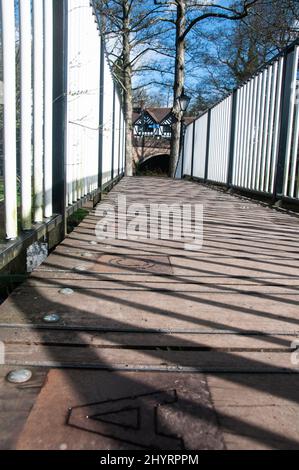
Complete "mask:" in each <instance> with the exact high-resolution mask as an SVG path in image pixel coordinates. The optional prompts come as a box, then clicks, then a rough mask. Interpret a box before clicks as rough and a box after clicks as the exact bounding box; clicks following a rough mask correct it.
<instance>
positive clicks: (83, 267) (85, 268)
mask: <svg viewBox="0 0 299 470" xmlns="http://www.w3.org/2000/svg"><path fill="white" fill-rule="evenodd" d="M75 271H79V272H80V271H81V272H84V271H87V267H86V266H84V264H82V265H80V266H76V267H75Z"/></svg>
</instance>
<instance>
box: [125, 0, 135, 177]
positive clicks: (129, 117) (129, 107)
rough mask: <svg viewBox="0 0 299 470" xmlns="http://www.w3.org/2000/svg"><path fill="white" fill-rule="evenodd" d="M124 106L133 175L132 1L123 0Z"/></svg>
mask: <svg viewBox="0 0 299 470" xmlns="http://www.w3.org/2000/svg"><path fill="white" fill-rule="evenodd" d="M123 64H124V87H125V93H124V107H125V121H126V146H125V153H126V176H133V96H132V66H131V47H130V2H129V1H128V0H123Z"/></svg>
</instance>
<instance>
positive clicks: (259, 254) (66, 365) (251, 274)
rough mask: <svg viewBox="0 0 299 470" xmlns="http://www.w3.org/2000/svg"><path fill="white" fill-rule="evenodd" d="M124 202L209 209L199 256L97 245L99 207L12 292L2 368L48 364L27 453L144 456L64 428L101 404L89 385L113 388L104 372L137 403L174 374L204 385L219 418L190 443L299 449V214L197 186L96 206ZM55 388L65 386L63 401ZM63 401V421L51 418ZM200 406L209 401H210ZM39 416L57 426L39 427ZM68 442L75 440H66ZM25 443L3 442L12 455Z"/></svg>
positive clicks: (164, 183)
mask: <svg viewBox="0 0 299 470" xmlns="http://www.w3.org/2000/svg"><path fill="white" fill-rule="evenodd" d="M119 195H122V196H124V195H125V196H126V198H127V205H129V204H144V205H145V206H146V207H147V208H148V207H149V205H150V204H153V203H155V204H169V205H171V204H179V205H180V206H182V205H183V204H194V203H199V204H203V208H204V244H203V247H202V248H201V249H200V250H199V251H198V252H191V251H186V250H185V249H184V244H183V243H182V242H181V241H170V240H152V239H147V240H124V239H122V240H119V239H112V238H109V239H107V240H105V241H102V242H101V241H99V240H97V238H96V233H95V229H96V225H97V223H98V221H99V214H98V213H97V209H94V210H93V211H92V212H91V213H90V214H89V216H88V217H87V218H86V219H85V220H84V221H83V222H82V223H81V224H80V226H79V227H77V228H76V229H75V230H74V232H73V233H72V234H70V235H69V236H68V237H67V238H66V240H65V241H64V242H63V243H62V244H61V245H60V246H59V247H58V248H57V249H56V250H55V251H54V252H53V253H52V254H51V255H50V256H49V258H48V259H47V260H46V262H45V263H44V264H43V265H42V266H41V267H40V268H39V269H38V270H36V271H35V272H34V273H33V274H32V276H30V278H29V279H28V280H27V281H26V282H25V283H24V284H23V285H22V286H21V287H20V288H18V289H16V290H15V292H14V293H13V294H12V295H11V296H10V297H9V298H8V299H7V301H6V302H5V303H4V304H3V305H2V306H1V307H0V325H1V336H0V339H1V340H2V341H3V342H4V343H5V346H6V363H7V364H6V369H7V366H10V367H11V368H15V367H21V366H26V367H28V368H32V369H33V370H35V368H36V370H37V371H40V370H43V369H45V370H46V371H47V370H48V369H50V372H49V373H48V381H47V382H46V385H44V387H43V388H42V392H41V393H39V390H40V389H37V396H36V404H35V406H34V407H33V410H32V412H31V413H30V415H29V418H28V416H27V415H26V417H25V418H24V417H23V418H22V419H23V420H24V425H25V427H24V430H23V432H20V436H19V441H18V444H17V447H18V448H27V449H28V448H60V446H67V448H72V445H71V444H70V442H71V441H72V439H74V438H75V439H76V442H77V443H78V448H131V447H130V446H133V448H135V447H136V448H143V447H142V446H143V445H144V442H143V441H142V442H141V441H140V439H139V440H138V438H137V437H136V435H135V437H134V438H133V443H132V440H130V439H126V438H125V439H124V438H123V437H122V438H120V439H118V440H117V438H116V437H115V435H114V434H113V433H112V434H111V433H110V434H109V432H108V433H107V432H106V433H105V432H103V430H101V431H99V432H98V435H99V436H101V439H100V440H97V439H98V437H97V438H96V439H95V440H92V442H91V440H90V439H91V432H90V431H91V430H90V429H89V430H88V429H87V430H86V429H85V430H81V434H80V433H79V431H78V430H77V431H76V433H77V434H76V433H75V434H76V435H75V434H72V433H74V430H73V429H72V431H70V427H72V426H71V425H70V423H69V426H67V425H66V424H65V420H64V421H63V419H64V418H65V417H63V411H61V410H63V409H65V410H67V409H68V408H70V407H72V406H75V405H74V403H75V404H76V405H77V404H78V403H80V404H84V403H90V400H89V394H91V396H94V393H93V392H92V390H91V388H92V387H91V386H89V387H87V389H86V390H85V388H86V387H85V386H83V385H82V383H83V382H84V381H85V380H86V383H89V381H90V383H94V380H95V377H97V378H98V379H97V380H98V381H99V382H101V383H103V381H104V382H105V381H107V380H108V379H107V372H105V370H106V371H114V372H113V374H114V376H115V379H116V382H117V380H119V382H120V384H123V385H122V386H123V388H124V390H127V389H128V390H130V393H131V394H132V396H134V394H135V393H137V392H136V390H137V389H138V390H139V388H140V387H139V385H140V383H143V386H142V387H141V389H140V390H142V391H144V390H145V391H146V392H149V393H153V391H157V390H161V388H160V387H162V389H163V383H164V382H163V381H164V379H159V377H162V376H164V375H167V377H168V379H165V384H167V385H165V386H167V388H169V387H170V384H171V383H173V384H175V383H179V384H180V385H179V386H178V390H180V393H181V396H183V394H184V393H186V394H188V393H187V392H188V387H190V390H191V389H192V393H194V389H196V388H197V387H198V390H199V391H200V390H201V386H202V385H201V384H203V383H204V384H205V385H204V389H203V391H202V396H203V395H204V394H205V393H208V394H209V399H207V400H206V401H204V402H205V409H210V410H211V409H212V410H213V413H212V412H211V413H212V415H213V416H214V414H215V420H214V418H212V417H211V416H212V415H211V413H210V414H209V418H208V419H203V420H200V418H198V419H199V421H200V422H201V425H200V426H201V427H200V429H201V430H199V431H198V439H197V440H196V436H195V439H191V438H190V437H188V436H187V434H188V433H187V431H186V433H187V434H186V440H185V444H184V445H186V448H193V449H196V448H223V447H225V446H226V447H227V448H298V447H299V419H298V418H299V406H298V394H297V390H298V385H299V375H298V374H297V372H298V370H299V365H296V364H293V363H292V361H291V357H292V353H294V346H292V343H293V342H294V341H296V339H297V338H298V339H299V308H298V306H299V290H298V287H299V263H298V260H299V238H298V228H299V219H298V218H297V217H295V216H292V215H290V214H287V213H283V212H278V211H276V210H274V209H270V208H267V207H263V206H262V205H259V204H257V203H255V202H250V201H248V200H246V199H242V198H238V197H235V196H231V195H230V194H226V193H223V192H220V191H215V190H213V189H210V188H207V187H205V186H203V185H200V184H197V183H192V182H188V181H172V180H170V179H163V178H125V179H123V180H122V181H121V182H120V183H119V184H118V185H117V186H116V187H115V188H114V189H113V190H112V191H111V193H109V194H108V195H107V197H106V198H105V199H104V200H103V201H102V202H101V204H100V207H101V206H102V207H103V205H105V204H107V203H109V204H112V205H113V206H114V207H117V204H118V197H119ZM121 223H122V220H121V217H120V218H119V220H117V224H118V225H117V226H120V225H121ZM65 289H71V290H70V291H68V290H67V291H66V290H65ZM49 313H56V314H59V316H60V322H58V323H57V324H55V325H47V324H45V322H44V321H43V317H44V316H45V315H47V314H49ZM293 357H294V354H293ZM58 369H62V370H61V371H59V370H58ZM161 374H162V375H161ZM184 377H185V378H184ZM109 381H110V379H109V380H108V382H109ZM105 383H106V382H105ZM160 383H161V384H162V385H160ZM184 383H185V384H186V387H185V389H184ZM1 384H2V385H1V387H2V390H3V392H2V396H3V400H4V401H5V400H6V397H7V396H8V394H9V390H10V389H9V388H8V386H7V384H6V383H5V380H4V379H3V380H2V382H1ZM109 384H110V382H109ZM138 384H139V385H138ZM188 384H189V385H188ZM191 384H192V385H191ZM196 384H197V385H196ZM106 385H107V384H106ZM106 385H105V387H104V388H107V390H110V391H109V393H108V392H107V393H108V394H109V396H114V394H116V395H117V397H119V399H121V397H122V395H121V387H122V386H121V385H120V386H119V387H118V388H114V387H113V381H112V384H110V385H109V386H108V385H107V386H106ZM56 386H57V387H58V386H59V387H61V389H64V388H65V392H64V393H62V396H61V398H60V399H58V398H57V396H56V395H55V393H54V392H53V390H54V389H55V387H56ZM9 387H10V386H9ZM84 387H85V388H84ZM109 387H110V388H109ZM135 389H136V390H135ZM70 390H71V391H70ZM183 390H185V392H183ZM126 393H129V392H126ZM190 393H191V392H190ZM200 393H201V392H200ZM200 393H199V394H200ZM119 394H120V395H119ZM54 395H55V396H54ZM191 395H192V394H191ZM31 399H32V397H31ZM57 399H58V401H59V400H61V403H60V402H59V405H57V406H58V408H59V409H60V412H59V413H58V414H57V415H56V414H55V413H54V416H50V415H51V407H55V400H56V401H57ZM181 400H183V399H182V398H181ZM192 400H193V401H194V400H195V401H194V403H193V405H194V407H195V408H196V406H200V403H201V398H198V397H197V398H194V397H193V398H192V397H191V398H190V403H191V402H192ZM196 400H197V401H198V403H197V402H196ZM179 402H180V401H179ZM190 403H189V405H188V406H191V405H190ZM196 403H197V405H196ZM195 405H196V406H195ZM182 406H183V405H182ZM7 413H8V412H7ZM183 414H184V413H183ZM216 415H217V419H216ZM184 416H186V417H188V416H189V414H188V412H187V411H186V412H185V415H184ZM27 418H28V419H27ZM55 419H56V421H55ZM76 419H77V418H76ZM78 419H79V418H78ZM80 419H82V418H80ZM80 419H79V421H80ZM188 419H191V418H190V416H189V417H188ZM188 419H187V421H188ZM43 420H46V421H47V420H48V421H49V426H48V427H46V428H45V426H44V425H40V429H39V425H38V423H41V422H42V421H43ZM80 422H81V421H80ZM208 423H213V425H212V427H211V426H210V425H209V426H210V427H209V426H208ZM217 423H218V425H217ZM219 423H220V424H219ZM166 424H167V423H166ZM110 425H111V423H110ZM114 425H115V423H114ZM106 426H107V423H106ZM165 426H166V425H165ZM51 427H55V428H57V427H58V428H59V429H61V433H60V437H58V436H59V432H58V433H57V437H56V438H55V436H52V437H51V439H49V438H48V439H47V438H46V434H47V432H48V433H51ZM187 427H188V426H187ZM63 429H64V431H63ZM66 429H67V431H66ZM186 429H187V428H186ZM5 432H6V431H5V429H1V434H0V435H5ZM136 432H137V431H136ZM64 433H67V434H68V435H69V436H70V437H69V438H68V439H67V438H66V441H67V442H60V441H61V439H62V437H61V436H63V435H64ZM86 433H87V436H89V437H90V439H88V437H86ZM178 433H179V431H178ZM201 433H203V434H204V435H205V436H206V439H204V440H201V439H200V437H199V435H200V434H201ZM135 434H136V433H135ZM103 436H104V437H103ZM209 436H210V438H209ZM59 439H60V440H59ZM134 439H135V440H134ZM15 440H16V439H15V436H14V439H10V440H7V439H6V440H3V442H4V443H6V444H3V445H2V447H5V445H7V442H8V441H9V442H15ZM154 441H155V439H154V440H153V442H154ZM120 442H122V444H121V445H120V444H119V443H120ZM124 442H126V444H124ZM165 442H166V441H165ZM167 442H168V443H169V441H167ZM116 443H117V444H116ZM153 445H154V444H153ZM165 445H167V444H165ZM175 445H178V441H176V444H175ZM180 445H181V444H180ZM119 446H120V447H119ZM122 446H125V447H122ZM126 446H128V447H126ZM134 446H135V447H134ZM197 446H198V447H197ZM174 448H177V447H174Z"/></svg>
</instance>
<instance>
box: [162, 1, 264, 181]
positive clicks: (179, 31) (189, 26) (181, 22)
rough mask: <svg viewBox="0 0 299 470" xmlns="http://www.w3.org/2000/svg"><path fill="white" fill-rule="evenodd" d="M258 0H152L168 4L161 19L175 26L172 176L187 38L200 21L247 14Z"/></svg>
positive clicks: (179, 133)
mask: <svg viewBox="0 0 299 470" xmlns="http://www.w3.org/2000/svg"><path fill="white" fill-rule="evenodd" d="M257 1H258V0H237V1H235V2H234V3H233V4H232V5H231V6H227V4H226V3H223V5H221V2H220V4H217V3H215V2H214V1H204V0H201V1H198V0H154V2H155V5H163V6H164V7H168V16H167V17H165V18H161V20H162V21H166V22H168V23H172V24H173V25H174V26H175V32H176V39H175V52H176V53H175V78H174V93H173V100H174V104H173V112H174V116H175V120H174V124H173V132H172V140H171V156H170V176H174V174H175V170H176V166H177V162H178V158H179V152H180V140H181V139H180V135H181V126H182V117H183V113H182V111H181V109H180V105H179V97H180V96H181V94H182V91H183V89H184V85H185V65H186V57H185V53H186V40H187V37H188V35H189V34H190V33H191V31H193V29H194V28H195V27H196V26H198V25H199V23H200V22H202V21H204V20H207V19H212V18H214V19H216V18H217V19H222V20H228V21H232V20H234V21H235V20H241V19H242V18H245V17H246V16H247V15H248V12H249V10H250V8H251V7H252V6H253V5H254V4H255V3H257Z"/></svg>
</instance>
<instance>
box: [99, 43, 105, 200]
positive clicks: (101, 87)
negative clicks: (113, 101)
mask: <svg viewBox="0 0 299 470" xmlns="http://www.w3.org/2000/svg"><path fill="white" fill-rule="evenodd" d="M100 56H101V60H100V83H99V86H100V115H99V174H98V187H99V189H100V190H101V191H102V188H103V143H104V139H103V131H104V129H103V127H104V60H105V52H104V40H103V38H102V37H101V51H100Z"/></svg>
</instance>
